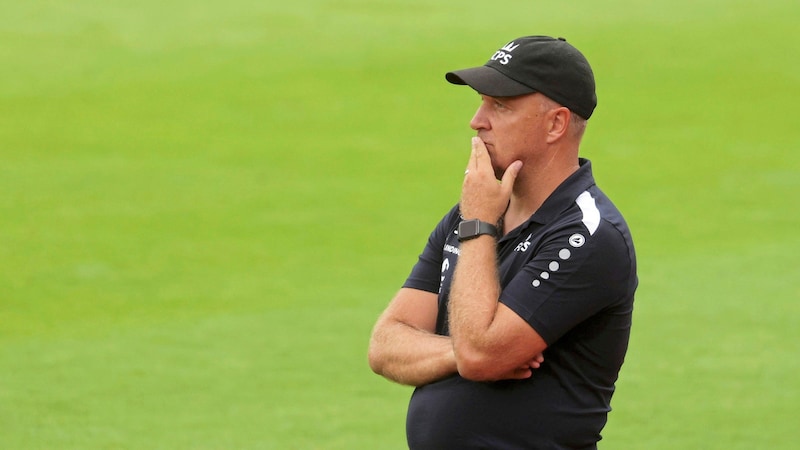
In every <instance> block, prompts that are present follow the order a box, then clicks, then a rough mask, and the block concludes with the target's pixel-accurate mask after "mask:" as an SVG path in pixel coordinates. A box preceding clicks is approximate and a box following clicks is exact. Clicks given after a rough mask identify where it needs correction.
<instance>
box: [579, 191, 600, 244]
mask: <svg viewBox="0 0 800 450" xmlns="http://www.w3.org/2000/svg"><path fill="white" fill-rule="evenodd" d="M575 203H577V204H578V207H579V208H580V209H581V211H582V212H583V224H584V225H586V228H587V229H588V230H589V234H594V232H595V231H597V227H599V226H600V210H599V209H597V204H595V202H594V198H593V197H592V195H591V194H589V192H588V191H583V193H582V194H581V195H579V196H578V198H577V199H575Z"/></svg>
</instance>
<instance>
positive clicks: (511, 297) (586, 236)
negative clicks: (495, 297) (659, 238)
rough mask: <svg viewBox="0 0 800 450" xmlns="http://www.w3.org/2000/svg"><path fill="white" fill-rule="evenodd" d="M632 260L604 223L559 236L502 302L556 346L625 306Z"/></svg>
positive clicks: (616, 234) (548, 243)
mask: <svg viewBox="0 0 800 450" xmlns="http://www.w3.org/2000/svg"><path fill="white" fill-rule="evenodd" d="M631 264H632V262H631V260H630V257H629V253H628V248H627V245H626V244H625V240H624V237H623V236H622V235H621V234H620V232H619V231H618V230H617V229H616V227H614V226H613V225H612V224H610V223H608V222H605V221H601V223H600V226H599V228H598V229H597V230H596V232H595V233H593V234H590V233H589V232H587V230H586V228H585V227H583V226H582V225H581V224H580V223H577V224H573V225H568V226H565V227H563V228H561V229H559V230H556V231H554V232H553V233H552V234H551V235H550V236H548V237H547V238H546V239H544V240H543V241H542V243H541V244H540V245H539V246H538V247H537V248H536V249H535V251H534V253H533V256H532V258H531V259H530V260H529V261H528V263H527V264H526V265H525V266H524V267H523V269H522V270H521V271H520V272H519V273H518V274H517V275H515V276H514V277H513V278H512V279H511V280H510V282H509V283H508V284H507V285H506V286H505V287H504V288H503V291H502V293H501V295H500V301H501V302H502V303H503V304H505V305H506V306H508V307H509V308H510V309H512V310H513V311H514V312H516V313H517V314H518V315H519V316H520V317H522V318H523V319H524V320H525V321H527V322H528V323H529V324H530V325H531V327H533V329H535V330H536V332H537V333H538V334H539V335H540V336H541V337H542V338H543V339H544V340H545V342H547V344H548V345H552V344H553V343H554V342H556V341H557V340H558V339H559V338H560V337H561V336H563V335H564V334H565V333H567V332H568V331H569V330H571V329H572V328H574V327H575V326H576V325H578V324H579V323H581V322H582V321H584V320H586V319H587V318H589V317H591V316H593V315H595V314H597V313H598V312H599V311H600V310H602V309H604V308H607V307H609V306H611V305H613V304H615V303H616V302H621V301H624V300H625V298H626V297H625V296H626V294H627V291H626V290H624V289H621V288H620V287H621V286H626V285H627V283H626V282H625V280H626V279H627V278H628V277H629V276H630V270H631Z"/></svg>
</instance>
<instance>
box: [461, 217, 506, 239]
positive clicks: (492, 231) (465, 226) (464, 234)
mask: <svg viewBox="0 0 800 450" xmlns="http://www.w3.org/2000/svg"><path fill="white" fill-rule="evenodd" d="M482 234H488V235H491V236H492V237H495V238H496V237H497V236H498V234H499V233H498V232H497V227H495V226H494V225H492V224H490V223H489V222H481V221H480V220H478V219H470V220H462V221H461V223H459V224H458V242H464V241H468V240H470V239H475V238H476V237H478V236H480V235H482Z"/></svg>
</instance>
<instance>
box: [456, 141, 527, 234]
mask: <svg viewBox="0 0 800 450" xmlns="http://www.w3.org/2000/svg"><path fill="white" fill-rule="evenodd" d="M520 169H522V161H519V160H518V161H514V162H513V163H511V165H510V166H508V168H507V169H506V171H505V172H504V173H503V178H502V180H501V181H500V182H499V183H498V182H497V179H496V178H495V175H494V169H493V168H492V159H491V158H490V157H489V152H488V151H487V150H486V145H485V144H484V143H483V141H482V140H481V138H479V137H477V136H476V137H473V138H472V153H471V155H470V158H469V164H468V165H467V170H466V172H465V174H464V184H463V186H462V188H461V205H460V207H461V215H462V216H463V217H464V218H465V219H480V220H482V221H484V222H489V223H492V224H497V223H498V222H499V220H500V218H501V217H502V216H503V214H504V213H505V211H506V208H508V202H509V200H510V199H511V192H512V190H513V188H514V181H515V180H516V178H517V175H518V174H519V171H520Z"/></svg>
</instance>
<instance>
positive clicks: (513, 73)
mask: <svg viewBox="0 0 800 450" xmlns="http://www.w3.org/2000/svg"><path fill="white" fill-rule="evenodd" d="M445 78H446V79H447V81H449V82H450V83H453V84H460V85H468V86H470V87H471V88H472V89H475V90H476V91H478V92H479V93H481V94H484V95H489V96H492V97H515V96H518V95H524V94H530V93H533V92H541V93H542V94H544V95H546V96H547V97H549V98H550V99H552V100H555V101H556V102H558V103H559V104H561V105H564V106H566V107H567V108H569V109H570V110H571V111H573V112H574V113H575V114H578V115H579V116H581V117H583V118H584V119H588V118H589V117H591V116H592V112H594V108H595V107H596V106H597V94H596V93H595V84H594V74H593V73H592V68H591V67H590V66H589V61H587V60H586V58H585V57H584V56H583V54H582V53H581V52H580V51H578V49H577V48H575V47H573V46H572V45H571V44H569V43H568V42H567V40H566V39H564V38H553V37H549V36H526V37H521V38H517V39H514V40H513V41H511V42H509V43H508V44H506V45H504V46H503V47H501V48H500V49H498V50H497V51H496V52H495V53H494V54H493V55H492V57H491V58H489V61H487V62H486V64H484V65H482V66H480V67H472V68H470V69H462V70H455V71H453V72H447V74H446V75H445Z"/></svg>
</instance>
